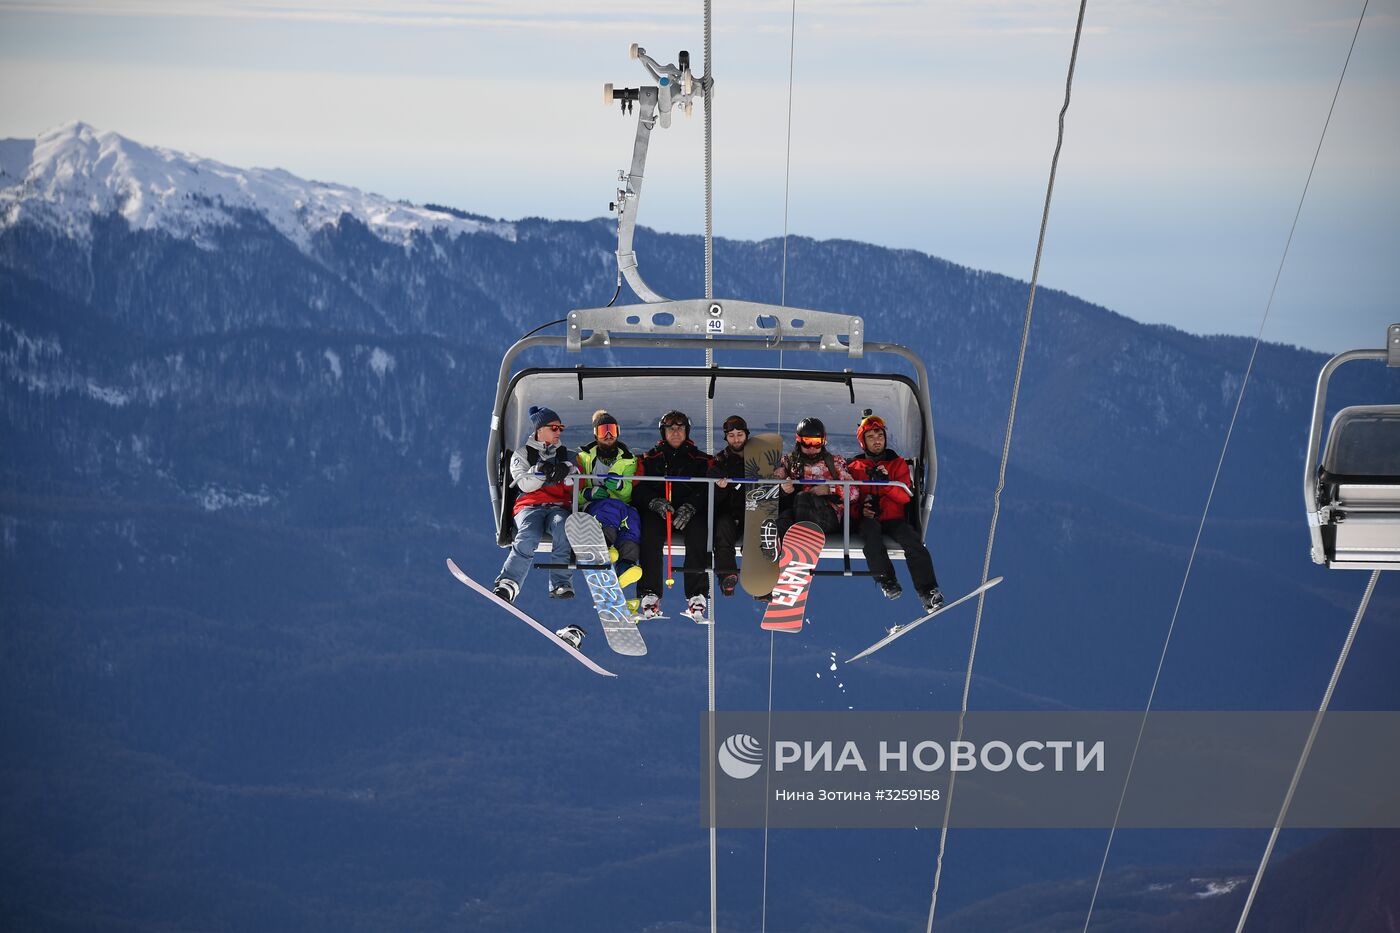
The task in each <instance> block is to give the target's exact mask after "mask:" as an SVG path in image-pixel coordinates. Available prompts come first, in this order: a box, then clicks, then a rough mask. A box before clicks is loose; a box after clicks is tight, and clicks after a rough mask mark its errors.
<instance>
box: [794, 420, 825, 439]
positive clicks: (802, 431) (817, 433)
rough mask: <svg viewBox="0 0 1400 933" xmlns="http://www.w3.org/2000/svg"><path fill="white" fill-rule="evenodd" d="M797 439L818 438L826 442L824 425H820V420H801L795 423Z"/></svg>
mask: <svg viewBox="0 0 1400 933" xmlns="http://www.w3.org/2000/svg"><path fill="white" fill-rule="evenodd" d="M797 436H798V437H820V438H821V439H822V440H823V441H825V440H826V425H824V424H822V419H820V418H803V419H802V420H801V421H799V422H797Z"/></svg>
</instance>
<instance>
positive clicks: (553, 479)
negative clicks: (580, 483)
mask: <svg viewBox="0 0 1400 933" xmlns="http://www.w3.org/2000/svg"><path fill="white" fill-rule="evenodd" d="M568 475H569V461H567V460H550V461H547V462H546V463H545V464H544V481H545V483H562V482H564V477H566V476H568Z"/></svg>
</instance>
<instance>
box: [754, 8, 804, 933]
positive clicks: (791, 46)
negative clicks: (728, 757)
mask: <svg viewBox="0 0 1400 933" xmlns="http://www.w3.org/2000/svg"><path fill="white" fill-rule="evenodd" d="M796 58H797V0H792V17H791V19H790V20H789V23H788V99H787V146H786V153H785V156H784V160H783V262H782V272H781V274H780V278H779V285H778V304H780V305H782V306H783V307H786V306H787V261H788V206H789V204H790V203H791V198H792V86H793V81H792V77H793V64H794V62H795V61H796ZM782 369H783V344H782V322H779V326H778V371H779V372H782ZM783 381H784V380H782V379H779V380H778V427H779V428H781V427H782V424H783ZM776 639H777V633H776V632H771V631H770V632H769V633H768V736H767V738H766V739H765V740H764V747H765V748H766V747H768V746H770V745H771V744H772V742H773V653H774V643H775V641H776ZM766 771H767V769H765V777H764V788H763V901H762V907H761V908H760V913H759V927H758V928H759V933H767V930H768V800H769V794H768V786H767V781H768V777H767V776H766Z"/></svg>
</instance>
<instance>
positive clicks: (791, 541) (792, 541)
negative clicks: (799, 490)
mask: <svg viewBox="0 0 1400 933" xmlns="http://www.w3.org/2000/svg"><path fill="white" fill-rule="evenodd" d="M825 546H826V535H825V534H824V533H823V532H822V530H821V529H820V528H818V527H817V526H816V525H814V524H812V523H811V522H798V523H797V524H795V525H793V526H792V527H791V528H789V529H788V532H787V534H785V535H783V543H782V549H781V551H780V552H779V554H778V566H780V567H782V568H783V569H782V571H781V572H780V573H779V574H778V582H777V583H775V584H773V596H772V598H771V599H770V600H769V602H768V611H767V612H765V613H764V614H763V623H762V627H763V628H766V629H768V630H769V631H773V632H800V631H802V616H803V615H804V613H806V611H807V593H808V592H810V591H811V588H812V571H813V570H815V569H816V567H817V560H818V558H820V557H821V553H822V548H823V547H825Z"/></svg>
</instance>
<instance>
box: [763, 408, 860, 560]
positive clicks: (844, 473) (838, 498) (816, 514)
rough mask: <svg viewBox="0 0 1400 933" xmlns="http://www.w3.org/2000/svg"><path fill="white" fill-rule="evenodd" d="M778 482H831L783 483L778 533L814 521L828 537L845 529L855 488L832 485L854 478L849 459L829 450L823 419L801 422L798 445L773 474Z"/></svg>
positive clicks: (809, 419) (798, 427) (803, 420)
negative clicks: (848, 504) (799, 523)
mask: <svg viewBox="0 0 1400 933" xmlns="http://www.w3.org/2000/svg"><path fill="white" fill-rule="evenodd" d="M773 477H774V478H775V479H787V480H809V481H810V480H827V481H828V482H827V483H820V482H818V483H815V484H813V483H802V484H798V483H792V482H787V483H783V484H782V487H781V488H782V491H783V501H782V502H781V503H780V504H779V507H778V533H779V534H780V535H782V534H787V530H788V529H789V528H791V527H792V526H793V525H794V524H796V523H797V522H812V523H813V524H815V525H816V526H817V527H818V528H820V529H821V530H822V531H824V532H826V533H827V534H835V533H836V532H838V531H840V530H841V518H842V515H843V514H844V512H845V509H846V504H847V502H848V500H849V499H850V498H851V497H852V496H854V495H855V492H854V487H851V486H832V485H830V484H829V481H831V480H843V479H844V480H848V479H851V478H852V477H851V474H850V472H849V471H848V470H847V469H846V461H845V458H843V457H841V456H840V455H839V454H834V453H832V452H831V451H829V450H827V448H826V425H824V424H822V421H821V419H820V418H803V419H802V420H801V421H799V422H797V443H796V445H795V446H794V447H793V449H792V452H791V453H789V454H788V455H787V456H785V457H784V458H783V459H782V461H781V462H779V464H778V466H777V469H775V470H774V471H773Z"/></svg>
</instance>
